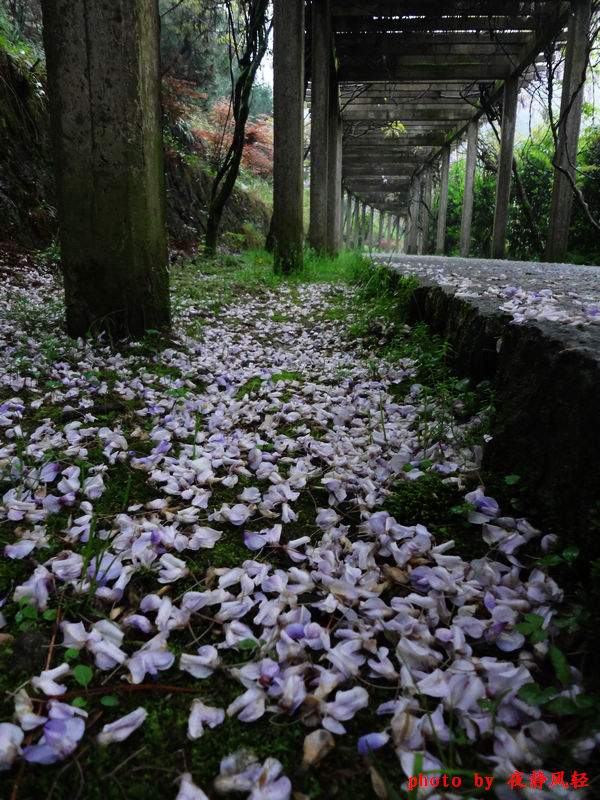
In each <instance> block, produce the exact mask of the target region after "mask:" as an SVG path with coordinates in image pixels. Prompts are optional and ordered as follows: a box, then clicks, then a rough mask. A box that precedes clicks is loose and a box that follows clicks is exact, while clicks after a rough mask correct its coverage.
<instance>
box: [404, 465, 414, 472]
mask: <svg viewBox="0 0 600 800" xmlns="http://www.w3.org/2000/svg"><path fill="white" fill-rule="evenodd" d="M413 469H414V467H413V465H412V464H405V465H404V466H403V467H402V470H403V472H412V471H413Z"/></svg>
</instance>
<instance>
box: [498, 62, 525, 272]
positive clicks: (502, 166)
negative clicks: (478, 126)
mask: <svg viewBox="0 0 600 800" xmlns="http://www.w3.org/2000/svg"><path fill="white" fill-rule="evenodd" d="M518 96H519V78H518V76H517V75H513V76H511V77H510V78H508V80H506V81H505V83H504V99H503V102H502V133H501V137H500V160H499V161H498V176H497V178H496V204H495V206H494V227H493V231H492V258H504V256H505V252H504V251H505V248H506V230H507V228H508V204H509V201H510V179H511V176H512V164H513V148H514V142H515V127H516V124H517V98H518Z"/></svg>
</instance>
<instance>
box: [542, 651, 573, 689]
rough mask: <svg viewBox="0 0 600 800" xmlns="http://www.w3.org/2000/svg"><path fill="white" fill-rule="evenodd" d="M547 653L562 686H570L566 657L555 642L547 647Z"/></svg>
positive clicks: (569, 670) (569, 672)
mask: <svg viewBox="0 0 600 800" xmlns="http://www.w3.org/2000/svg"><path fill="white" fill-rule="evenodd" d="M548 655H549V656H550V661H551V662H552V666H553V667H554V672H555V673H556V677H557V678H558V680H559V681H560V682H561V683H562V685H563V686H571V684H572V682H573V679H572V676H571V668H570V667H569V663H568V661H567V657H566V656H565V654H564V653H563V651H562V650H559V649H558V647H557V646H556V645H555V644H551V645H550V646H549V647H548Z"/></svg>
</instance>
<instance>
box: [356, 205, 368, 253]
mask: <svg viewBox="0 0 600 800" xmlns="http://www.w3.org/2000/svg"><path fill="white" fill-rule="evenodd" d="M366 238H367V204H366V203H362V204H361V213H360V226H359V232H358V246H359V247H360V248H361V249H364V248H365V246H366Z"/></svg>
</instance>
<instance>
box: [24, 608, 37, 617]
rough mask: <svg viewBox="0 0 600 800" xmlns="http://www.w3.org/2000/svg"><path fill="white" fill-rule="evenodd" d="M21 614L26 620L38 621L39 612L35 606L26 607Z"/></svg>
mask: <svg viewBox="0 0 600 800" xmlns="http://www.w3.org/2000/svg"><path fill="white" fill-rule="evenodd" d="M21 613H22V614H23V616H24V617H25V619H37V615H38V610H37V608H36V607H35V606H25V607H24V608H23V610H22V612H21Z"/></svg>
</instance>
